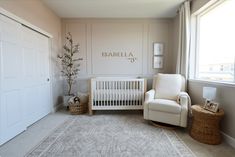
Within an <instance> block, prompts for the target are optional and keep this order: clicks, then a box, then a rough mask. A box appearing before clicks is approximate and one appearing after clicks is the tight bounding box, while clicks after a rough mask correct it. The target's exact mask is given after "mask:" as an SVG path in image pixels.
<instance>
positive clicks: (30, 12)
mask: <svg viewBox="0 0 235 157" xmlns="http://www.w3.org/2000/svg"><path fill="white" fill-rule="evenodd" d="M0 7H2V8H3V9H5V10H7V11H9V12H11V13H13V14H15V15H16V16H18V17H20V18H22V19H24V20H26V21H28V22H30V23H31V24H33V25H35V26H37V27H39V28H41V29H43V30H45V31H47V32H49V33H50V34H52V35H53V38H52V40H51V47H52V52H51V72H52V78H51V81H52V86H53V87H52V90H53V104H54V106H56V105H57V104H58V103H60V102H59V100H58V97H59V96H61V95H62V92H63V87H62V81H61V80H60V77H59V76H60V71H59V69H58V68H57V67H58V65H57V62H56V56H57V54H58V53H59V52H60V51H61V19H60V18H59V17H58V16H57V15H56V14H54V13H53V12H52V11H51V10H50V9H49V8H47V7H46V6H45V5H44V4H43V3H42V2H41V1H40V0H0Z"/></svg>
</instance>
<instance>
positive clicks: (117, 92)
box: [93, 89, 143, 101]
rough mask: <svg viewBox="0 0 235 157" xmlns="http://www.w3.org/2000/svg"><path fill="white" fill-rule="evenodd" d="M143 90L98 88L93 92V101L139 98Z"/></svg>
mask: <svg viewBox="0 0 235 157" xmlns="http://www.w3.org/2000/svg"><path fill="white" fill-rule="evenodd" d="M142 95H143V91H141V90H139V89H112V90H108V89H107V90H106V89H100V90H95V91H94V92H93V100H94V101H109V100H112V101H115V100H140V99H141V98H142Z"/></svg>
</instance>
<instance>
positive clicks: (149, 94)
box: [144, 89, 155, 103]
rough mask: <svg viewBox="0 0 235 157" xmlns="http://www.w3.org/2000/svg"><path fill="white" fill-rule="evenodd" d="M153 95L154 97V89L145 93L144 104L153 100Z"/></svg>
mask: <svg viewBox="0 0 235 157" xmlns="http://www.w3.org/2000/svg"><path fill="white" fill-rule="evenodd" d="M154 95H155V90H154V89H151V90H150V91H148V92H146V93H145V100H144V102H145V103H147V102H149V101H151V100H153V99H154Z"/></svg>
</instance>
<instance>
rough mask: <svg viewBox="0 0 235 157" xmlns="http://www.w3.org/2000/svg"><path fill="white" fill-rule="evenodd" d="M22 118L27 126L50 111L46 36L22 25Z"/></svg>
mask: <svg viewBox="0 0 235 157" xmlns="http://www.w3.org/2000/svg"><path fill="white" fill-rule="evenodd" d="M22 33H23V35H22V50H23V73H22V77H23V80H24V81H23V82H24V90H23V104H24V111H25V112H24V119H25V122H26V125H27V126H29V125H31V124H32V123H34V122H35V121H37V120H38V119H40V118H42V117H44V116H45V115H47V114H48V113H49V112H50V111H51V104H50V80H49V44H48V43H49V41H48V38H47V37H45V36H43V35H41V34H39V33H37V32H35V31H33V30H31V29H29V28H27V27H24V26H22Z"/></svg>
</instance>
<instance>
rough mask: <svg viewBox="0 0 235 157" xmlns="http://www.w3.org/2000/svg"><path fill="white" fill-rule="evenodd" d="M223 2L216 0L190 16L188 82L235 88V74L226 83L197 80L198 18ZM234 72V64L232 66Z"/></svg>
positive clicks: (222, 0)
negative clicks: (231, 79)
mask: <svg viewBox="0 0 235 157" xmlns="http://www.w3.org/2000/svg"><path fill="white" fill-rule="evenodd" d="M224 1H225V0H217V1H213V3H210V4H208V5H207V6H205V7H204V8H203V9H200V10H199V11H198V12H195V13H194V14H192V15H191V45H190V46H191V50H190V58H189V62H190V63H192V64H189V80H191V81H194V82H205V83H215V84H225V85H230V86H231V85H232V86H235V72H234V79H233V81H231V82H226V81H214V80H209V79H201V78H198V73H199V71H198V67H199V39H200V37H199V34H200V33H199V32H200V27H199V26H200V20H199V19H200V17H201V16H203V15H205V14H206V13H207V12H209V11H211V10H212V9H214V8H216V7H217V6H218V5H220V4H221V3H223V2H224ZM234 70H235V64H234Z"/></svg>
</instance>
